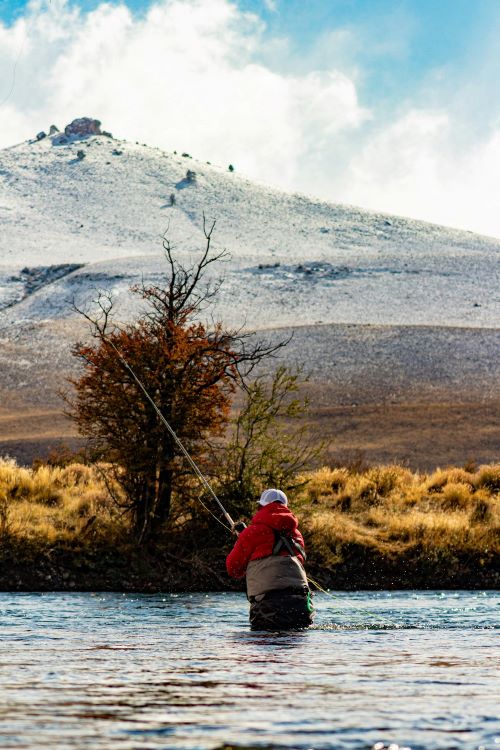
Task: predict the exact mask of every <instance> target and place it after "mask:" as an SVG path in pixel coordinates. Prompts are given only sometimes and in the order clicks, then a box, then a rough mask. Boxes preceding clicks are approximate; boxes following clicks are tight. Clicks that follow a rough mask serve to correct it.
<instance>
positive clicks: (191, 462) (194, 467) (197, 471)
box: [103, 337, 234, 531]
mask: <svg viewBox="0 0 500 750" xmlns="http://www.w3.org/2000/svg"><path fill="white" fill-rule="evenodd" d="M103 338H104V337H103ZM104 340H105V341H106V343H108V344H109V345H110V346H111V347H112V348H113V349H114V350H115V352H116V354H117V356H118V358H119V360H120V362H121V363H122V364H123V366H124V367H125V368H126V369H127V371H128V372H129V373H130V374H131V375H132V377H133V379H134V380H135V382H136V383H137V385H138V386H139V388H140V389H141V391H142V392H143V393H144V395H145V396H146V398H147V400H148V401H149V403H150V404H151V406H152V407H153V409H154V410H155V412H156V414H157V415H158V416H159V418H160V419H161V421H162V422H163V424H164V425H165V427H166V428H167V430H168V432H169V434H170V435H171V436H172V438H173V439H174V441H175V443H176V444H177V446H178V448H179V449H180V451H181V453H182V455H183V456H184V458H185V459H186V460H187V462H188V463H189V465H190V466H191V468H192V470H193V471H194V473H195V474H196V476H197V477H198V479H199V480H200V482H201V483H202V485H203V486H204V487H205V489H206V490H208V492H209V493H210V495H211V496H212V498H213V499H214V500H215V502H216V503H217V505H218V506H219V508H220V510H221V511H222V513H223V514H224V517H225V518H226V520H227V521H228V522H229V523H230V524H231V528H230V529H229V531H232V528H233V526H234V521H233V519H232V518H231V516H230V515H229V513H228V512H227V510H226V509H225V508H224V506H223V505H222V503H221V501H220V500H219V498H218V497H217V495H216V494H215V492H214V491H213V489H212V487H211V486H210V484H209V482H208V481H207V479H206V478H205V476H204V475H203V474H202V472H201V470H200V469H199V467H198V465H197V464H196V463H195V461H194V460H193V459H192V458H191V456H190V455H189V453H188V452H187V450H186V449H185V448H184V445H183V444H182V443H181V441H180V440H179V438H178V437H177V435H176V433H175V432H174V430H173V429H172V427H171V426H170V425H169V423H168V422H167V420H166V419H165V417H164V416H163V414H162V412H161V411H160V409H159V408H158V406H157V404H156V402H155V401H154V400H153V399H152V398H151V396H150V395H149V393H148V391H147V390H146V387H145V386H144V384H143V383H142V381H141V380H139V378H138V377H137V375H136V374H135V372H134V370H133V369H132V368H131V366H130V365H129V363H128V362H127V361H126V359H125V358H124V357H123V356H122V355H121V354H120V352H119V350H118V349H117V347H116V346H115V345H114V344H113V342H112V341H111V340H110V339H106V338H104ZM198 500H200V498H198ZM200 502H202V501H201V500H200ZM202 505H203V503H202ZM204 507H206V506H204ZM210 512H211V511H210ZM214 518H216V516H214ZM217 520H218V521H219V523H222V521H220V520H219V519H217ZM222 525H223V526H224V524H222ZM226 528H228V527H227V526H226Z"/></svg>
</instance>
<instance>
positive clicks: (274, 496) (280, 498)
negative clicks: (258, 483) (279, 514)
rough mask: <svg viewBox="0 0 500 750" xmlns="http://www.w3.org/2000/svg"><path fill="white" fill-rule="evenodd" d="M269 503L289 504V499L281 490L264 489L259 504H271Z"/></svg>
mask: <svg viewBox="0 0 500 750" xmlns="http://www.w3.org/2000/svg"><path fill="white" fill-rule="evenodd" d="M269 503H282V504H283V505H288V499H287V496H286V495H285V493H284V492H282V491H281V490H264V492H263V493H262V495H261V496H260V500H259V505H269Z"/></svg>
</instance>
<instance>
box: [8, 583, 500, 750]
mask: <svg viewBox="0 0 500 750" xmlns="http://www.w3.org/2000/svg"><path fill="white" fill-rule="evenodd" d="M315 603H316V608H317V616H316V624H315V626H314V627H313V628H311V629H310V630H308V631H304V632H295V633H277V634H266V633H259V632H251V631H250V630H249V628H248V625H247V602H246V599H245V597H244V595H243V594H223V593H216V594H166V595H159V594H155V595H136V594H108V593H106V594H79V593H44V594H24V593H0V674H1V683H0V747H2V748H16V750H18V749H19V748H30V750H39V749H40V748H49V747H50V748H56V749H57V750H66V748H67V749H68V750H69V749H70V748H71V750H74V749H76V748H78V749H80V748H95V749H96V750H105V749H106V750H107V749H108V748H116V750H156V749H157V748H172V749H174V748H186V749H189V750H195V749H196V750H198V749H203V750H209V749H211V748H221V747H223V746H224V745H231V746H233V745H234V746H239V747H245V748H249V747H252V748H253V747H265V748H270V747H272V748H300V749H301V750H302V749H303V750H307V749H308V748H313V749H315V750H322V749H326V748H328V749H331V750H333V749H336V748H377V750H378V749H379V748H380V749H381V748H383V747H385V748H387V747H389V746H390V745H392V749H391V750H396V747H397V746H399V748H411V749H412V750H417V748H446V749H447V750H449V749H450V748H485V749H487V750H490V749H491V750H493V748H496V749H497V750H498V749H499V748H500V721H499V716H498V715H499V708H500V695H499V661H500V659H499V656H500V654H499V650H498V613H499V605H500V596H499V594H498V593H495V592H473V593H470V592H392V593H389V592H375V593H373V592H371V593H365V592H361V593H356V594H352V593H342V594H335V593H334V594H333V596H329V597H328V596H326V595H325V594H318V595H316V597H315Z"/></svg>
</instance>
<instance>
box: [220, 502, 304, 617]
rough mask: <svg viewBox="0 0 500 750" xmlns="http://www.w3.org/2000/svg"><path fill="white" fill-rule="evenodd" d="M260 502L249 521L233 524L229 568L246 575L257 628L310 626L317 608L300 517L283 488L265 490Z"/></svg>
mask: <svg viewBox="0 0 500 750" xmlns="http://www.w3.org/2000/svg"><path fill="white" fill-rule="evenodd" d="M259 506H260V507H259V509H258V511H257V513H256V514H255V515H254V517H253V518H252V520H251V522H250V525H249V526H248V527H244V525H243V524H235V525H234V526H233V529H234V530H235V532H236V533H237V534H238V539H237V541H236V544H235V545H234V547H233V549H232V550H231V552H230V553H229V555H228V556H227V560H226V567H227V572H228V573H229V575H230V576H231V577H232V578H243V576H245V575H246V583H247V596H248V599H249V601H250V625H251V628H252V630H294V629H298V628H307V627H308V626H309V625H311V624H312V619H313V611H314V610H313V607H312V602H311V592H310V590H309V586H308V583H307V576H306V572H305V570H304V563H305V559H306V553H305V550H304V540H303V538H302V534H301V533H300V531H299V528H298V521H297V518H296V517H295V516H294V515H293V513H292V512H291V511H290V510H289V508H288V499H287V496H286V495H285V493H284V492H282V491H281V490H276V489H268V490H265V491H264V492H263V493H262V495H261V496H260V499H259Z"/></svg>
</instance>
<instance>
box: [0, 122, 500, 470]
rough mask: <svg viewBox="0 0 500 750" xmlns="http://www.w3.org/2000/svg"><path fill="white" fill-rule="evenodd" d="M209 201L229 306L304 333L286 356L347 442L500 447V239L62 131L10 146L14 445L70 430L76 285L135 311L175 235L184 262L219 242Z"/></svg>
mask: <svg viewBox="0 0 500 750" xmlns="http://www.w3.org/2000/svg"><path fill="white" fill-rule="evenodd" d="M203 214H205V215H206V217H207V219H208V220H209V221H210V220H211V219H213V218H215V219H216V222H217V224H216V229H215V232H214V242H215V247H216V248H218V249H221V248H225V249H227V250H228V251H229V253H230V259H229V260H228V261H227V262H225V263H224V266H223V267H222V268H221V269H219V273H220V272H221V271H222V272H223V273H224V276H225V283H224V285H223V287H222V290H221V293H220V296H219V300H218V305H217V309H216V310H215V311H214V315H215V316H216V317H219V318H221V319H223V320H224V321H225V323H226V324H229V325H231V326H236V325H237V326H239V325H245V326H246V327H247V328H249V329H254V330H257V331H262V333H259V334H258V335H265V336H267V337H271V338H280V339H283V337H284V336H287V335H288V334H289V333H290V332H293V333H294V337H293V340H292V342H291V344H290V345H289V346H288V347H287V348H286V350H285V352H286V354H285V355H284V356H286V358H287V361H288V362H303V363H305V366H306V369H307V370H308V371H309V372H310V373H311V376H312V381H311V386H310V393H311V395H312V398H313V404H314V407H315V409H316V410H317V415H318V416H317V419H318V424H320V425H321V429H322V430H324V431H326V433H327V434H329V433H331V432H334V433H335V434H338V433H339V434H340V438H337V443H336V444H337V445H339V446H340V450H342V449H344V450H345V451H351V450H358V449H361V450H363V451H366V455H367V456H368V457H371V458H373V459H374V460H393V459H397V458H403V459H404V460H407V459H408V460H411V461H413V463H414V465H416V466H418V465H429V464H432V463H433V462H434V461H444V462H448V461H460V460H462V459H464V458H466V457H470V456H476V457H480V458H481V460H491V458H492V456H495V455H496V454H495V451H497V448H498V443H499V440H500V436H499V434H498V419H497V417H496V415H498V412H499V410H500V399H499V372H500V326H499V321H500V315H499V312H500V283H499V281H500V280H499V276H500V240H495V239H493V238H486V237H481V236H478V235H475V234H472V233H469V232H463V231H457V230H453V229H449V228H445V227H440V226H435V225H431V224H428V223H424V222H419V221H414V220H410V219H404V218H401V217H394V216H389V215H384V214H377V213H373V212H369V211H364V210H362V209H358V208H354V207H350V206H341V205H333V204H329V203H325V202H323V201H319V200H315V199H314V198H310V197H307V196H304V195H299V194H287V193H284V192H282V191H280V190H275V189H273V188H271V187H268V186H266V185H262V184H257V183H254V182H250V181H249V180H246V179H245V178H243V177H241V176H240V175H238V173H237V172H235V171H231V170H229V169H228V168H226V167H218V166H214V165H211V164H208V163H206V162H201V161H195V160H194V159H192V158H191V157H189V156H188V155H179V154H176V153H173V154H168V153H164V152H161V151H159V150H158V149H155V148H150V147H148V146H146V145H144V144H137V143H135V144H134V143H128V142H122V141H117V140H115V139H113V138H112V137H110V136H109V135H106V134H97V135H89V136H84V137H81V136H78V135H74V134H73V135H70V136H69V137H66V136H64V135H62V134H60V133H55V134H54V135H53V136H46V137H43V138H40V140H37V139H34V140H32V141H29V142H26V143H22V144H19V145H17V146H14V147H11V148H8V149H4V150H1V151H0V455H1V454H2V452H5V451H7V452H11V453H13V454H14V455H19V456H21V457H24V458H25V459H26V460H31V458H32V457H33V456H36V455H38V454H39V451H40V450H41V449H42V448H41V446H47V445H49V443H50V441H52V440H53V439H55V438H57V437H60V436H65V435H66V436H68V435H69V436H71V435H72V434H73V432H72V431H73V427H72V426H71V425H68V423H67V422H66V421H64V419H63V417H62V415H61V408H62V405H61V402H60V400H59V399H58V396H57V391H58V389H59V388H60V387H61V385H63V384H64V377H65V374H66V373H67V372H68V370H70V369H71V368H73V367H74V366H75V363H74V361H73V359H72V357H71V354H70V349H71V345H72V344H73V343H74V342H75V340H76V339H77V338H80V337H81V335H82V333H83V331H84V328H83V322H82V320H81V318H80V317H79V316H77V315H75V313H74V312H73V311H72V308H71V304H70V303H71V300H75V301H76V302H77V303H78V304H79V306H86V305H88V304H89V303H90V301H91V300H92V299H93V298H94V297H95V295H96V290H98V289H103V288H104V289H107V290H111V291H112V292H113V294H114V295H115V297H116V300H117V302H116V313H117V315H118V316H119V317H120V318H121V319H124V318H125V319H126V318H127V317H130V316H131V315H134V314H135V313H136V311H137V310H136V308H135V307H134V304H133V303H132V301H131V298H130V294H129V292H128V290H129V287H130V286H131V285H132V284H133V283H134V282H136V281H138V280H140V279H141V278H143V279H144V280H145V281H148V280H153V281H155V282H159V281H160V280H161V278H162V274H163V272H164V270H165V259H164V257H163V251H162V235H163V234H164V233H165V231H167V230H168V236H169V238H170V240H171V241H172V242H173V243H174V246H175V248H176V253H177V255H178V257H179V258H180V259H181V260H184V261H187V260H188V259H190V258H192V257H193V254H194V253H196V251H197V250H200V249H201V248H202V247H204V236H203V231H202V222H203ZM284 329H285V330H284ZM464 404H465V405H466V406H465V407H464V408H462V406H463V405H464ZM384 420H385V421H384ZM429 425H434V427H433V437H432V441H433V444H432V449H431V448H430V442H429V433H428V430H429ZM439 425H441V426H439ZM439 435H440V437H439ZM471 436H473V438H472V437H471ZM439 441H440V443H439ZM28 443H29V445H30V446H31V447H30V448H29V450H28V449H26V450H25V448H24V447H23V446H24V445H25V444H28ZM438 443H439V445H440V446H441V447H440V448H439V447H438ZM495 446H496V447H495ZM42 452H43V451H42Z"/></svg>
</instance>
